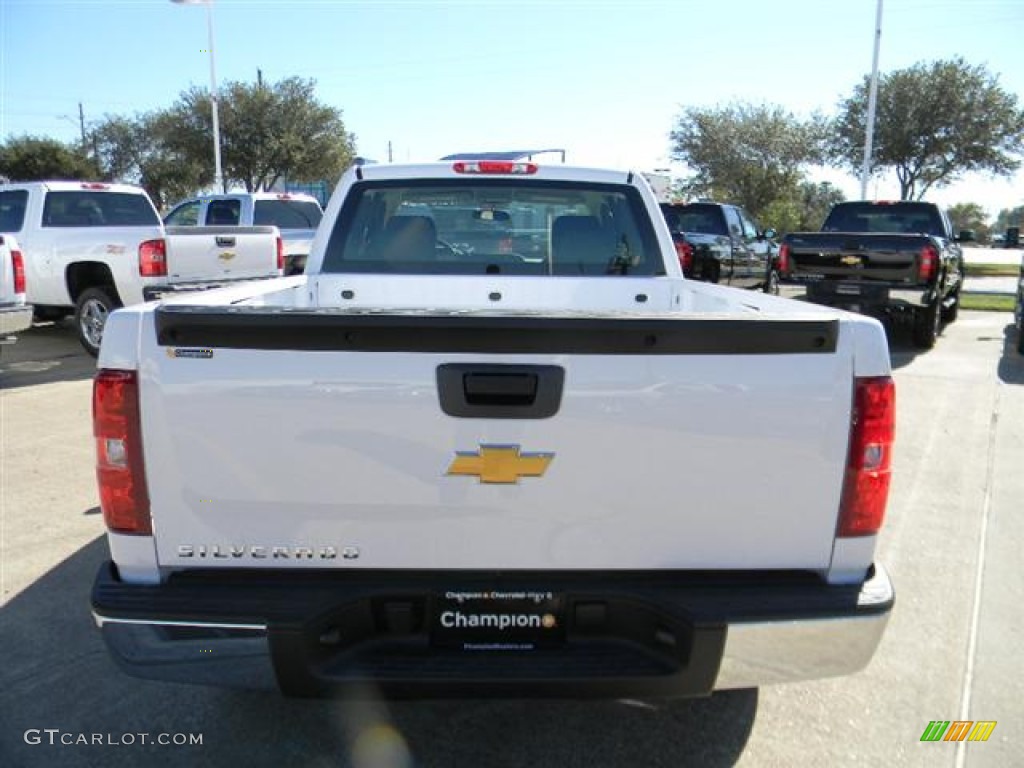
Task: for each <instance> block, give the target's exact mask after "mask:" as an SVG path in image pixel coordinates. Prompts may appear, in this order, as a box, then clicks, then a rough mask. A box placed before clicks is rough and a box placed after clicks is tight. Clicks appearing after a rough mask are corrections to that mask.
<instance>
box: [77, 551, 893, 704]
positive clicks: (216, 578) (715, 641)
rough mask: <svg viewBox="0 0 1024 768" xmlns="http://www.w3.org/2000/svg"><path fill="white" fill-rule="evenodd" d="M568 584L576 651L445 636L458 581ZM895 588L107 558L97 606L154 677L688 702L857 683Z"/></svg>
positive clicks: (132, 669)
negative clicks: (140, 572) (249, 567)
mask: <svg viewBox="0 0 1024 768" xmlns="http://www.w3.org/2000/svg"><path fill="white" fill-rule="evenodd" d="M453 584H457V585H458V587H457V588H458V589H486V588H490V589H499V590H510V589H511V590H521V589H525V590H529V589H535V588H539V589H546V590H554V591H556V592H557V593H558V594H561V595H564V598H565V602H564V605H565V614H564V616H565V634H564V641H563V642H561V643H559V644H558V645H556V646H554V647H538V648H536V649H534V650H521V649H517V650H507V649H503V650H479V649H474V650H467V649H463V648H459V647H451V646H450V645H444V646H443V645H440V644H435V643H434V642H433V641H432V639H431V633H430V631H429V629H430V628H429V626H428V625H429V624H430V623H431V622H432V619H431V618H430V614H431V611H432V610H433V607H432V601H433V600H434V597H432V596H434V595H437V594H440V593H441V591H442V590H444V589H449V590H450V589H452V588H453ZM893 600H894V594H893V589H892V584H891V583H890V581H889V578H888V576H887V574H886V573H885V571H884V570H883V569H882V568H881V567H879V566H875V567H873V568H872V570H871V574H870V577H869V579H868V580H867V581H866V582H865V583H864V584H862V585H853V586H829V585H825V584H822V583H821V582H820V581H819V580H817V579H816V578H814V577H811V576H807V575H797V574H773V573H760V574H755V575H750V574H726V575H722V574H682V573H670V572H662V573H649V574H615V573H604V574H586V575H574V574H573V575H570V574H556V575H552V574H523V575H515V576H509V575H508V574H503V575H497V574H493V575H488V574H465V573H451V574H441V573H430V574H422V573H421V574H403V573H401V572H388V573H366V572H363V573H358V572H335V573H331V574H292V573H288V574H281V573H280V572H237V573H234V574H224V573H223V572H217V573H211V572H202V573H199V572H196V573H190V574H188V575H185V576H180V577H177V578H172V579H171V580H170V581H169V582H167V583H166V584H163V585H157V586H139V585H128V584H124V583H122V582H120V581H119V580H118V578H117V575H116V569H115V567H114V566H113V565H112V564H110V563H107V564H105V565H104V566H103V567H102V568H101V569H100V572H99V574H98V575H97V578H96V582H95V585H94V588H93V595H92V606H93V614H94V616H95V618H96V621H97V624H98V625H99V626H100V627H101V631H102V634H103V638H104V640H105V642H106V644H107V647H108V649H109V651H110V653H111V655H112V656H113V658H114V659H115V661H116V662H117V663H118V665H119V666H120V667H121V668H122V669H123V670H124V671H125V672H127V673H128V674H130V675H133V676H136V677H142V678H148V679H155V680H166V681H173V682H188V683H199V684H209V685H220V686H229V687H244V688H264V689H274V688H278V689H280V690H282V691H283V692H285V693H286V694H289V695H298V696H310V695H322V694H325V693H330V692H331V691H333V690H335V689H338V688H341V689H345V690H348V691H351V690H353V689H354V690H357V691H358V690H367V689H368V690H370V691H372V692H373V694H374V695H383V696H385V697H389V698H405V697H416V698H435V697H451V696H456V697H494V696H498V697H523V696H525V697H565V698H621V697H630V696H631V697H650V698H658V697H686V696H703V695H708V694H709V693H711V691H713V690H715V689H721V688H737V687H750V686H757V685H762V684H769V683H780V682H789V681H796V680H808V679H817V678H822V677H831V676H838V675H845V674H849V673H852V672H856V671H857V670H859V669H861V668H863V667H864V666H865V665H866V664H867V663H868V661H870V659H871V656H872V655H873V653H874V651H875V649H876V647H877V646H878V643H879V641H880V639H881V636H882V633H883V631H884V628H885V625H886V622H887V620H888V616H889V613H890V612H891V610H892V606H893Z"/></svg>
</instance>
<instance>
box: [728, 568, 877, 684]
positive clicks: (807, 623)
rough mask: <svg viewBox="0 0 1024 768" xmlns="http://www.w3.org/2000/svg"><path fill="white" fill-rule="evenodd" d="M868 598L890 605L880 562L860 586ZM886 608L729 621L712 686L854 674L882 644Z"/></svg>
mask: <svg viewBox="0 0 1024 768" xmlns="http://www.w3.org/2000/svg"><path fill="white" fill-rule="evenodd" d="M861 592H862V594H864V596H865V599H866V600H870V601H871V602H876V603H886V602H887V603H890V604H891V603H892V601H893V599H894V597H895V593H894V591H893V586H892V582H891V581H890V580H889V575H888V574H887V573H886V572H885V569H884V568H882V567H881V566H880V565H877V564H876V565H875V572H874V575H873V576H872V578H871V579H869V580H868V581H867V582H865V584H864V588H863V589H862V590H861ZM888 621H889V612H888V611H886V612H885V613H877V614H871V615H863V616H850V617H847V618H836V619H813V620H803V621H791V622H787V621H766V622H756V623H743V624H730V625H729V629H728V634H727V635H726V640H725V652H724V653H723V655H722V665H721V667H720V668H719V670H718V679H717V680H716V681H715V688H716V689H721V688H750V687H754V686H759V685H772V684H774V683H790V682H797V681H799V680H818V679H821V678H826V677H840V676H842V675H849V674H852V673H854V672H858V671H860V670H861V669H863V668H864V667H866V666H867V664H868V662H869V661H871V657H872V656H873V655H874V653H875V649H876V648H878V644H879V642H881V639H882V634H883V633H884V632H885V626H886V624H887V623H888Z"/></svg>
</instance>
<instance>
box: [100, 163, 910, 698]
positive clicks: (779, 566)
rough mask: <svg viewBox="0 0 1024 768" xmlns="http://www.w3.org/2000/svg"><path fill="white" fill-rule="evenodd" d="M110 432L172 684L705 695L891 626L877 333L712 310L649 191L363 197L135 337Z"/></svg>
mask: <svg viewBox="0 0 1024 768" xmlns="http://www.w3.org/2000/svg"><path fill="white" fill-rule="evenodd" d="M474 222H475V223H477V224H479V225H480V226H479V227H477V228H476V229H474V230H473V231H474V233H475V236H474V239H473V241H472V245H471V247H470V246H467V245H465V244H464V242H463V240H464V239H463V240H460V235H459V233H465V232H467V231H469V230H470V229H472V224H473V223H474ZM485 235H486V236H485ZM460 242H463V244H461V245H460ZM517 244H518V245H517ZM94 416H95V422H94V423H95V436H96V444H97V461H98V478H99V488H100V498H101V500H102V509H103V514H104V519H105V521H106V524H107V527H108V530H109V534H108V540H109V544H110V553H111V560H110V562H108V563H105V564H104V565H103V566H102V568H101V570H100V572H99V573H98V574H97V577H96V581H95V585H94V588H93V593H92V610H93V612H94V615H95V617H96V620H97V623H98V624H99V625H100V626H101V627H102V633H103V637H104V639H105V640H106V643H107V646H108V648H109V650H110V652H111V654H112V655H113V657H114V659H115V660H116V661H117V662H118V663H119V664H120V665H121V666H122V667H123V668H124V669H125V670H126V671H127V672H128V673H130V674H132V675H137V676H140V677H146V678H153V679H160V680H173V681H190V682H200V683H211V684H218V685H240V686H266V687H272V688H280V689H281V690H283V691H284V692H286V693H287V694H290V695H299V696H304V695H317V694H321V693H324V692H330V691H333V690H335V689H338V688H340V689H343V690H365V689H367V688H369V689H370V690H374V691H379V692H381V693H383V694H384V695H388V696H390V695H396V696H398V695H401V696H435V695H465V696H513V695H514V696H571V697H620V696H645V697H648V696H649V697H659V696H700V695H707V694H709V693H710V692H711V691H713V690H715V689H720V688H734V687H748V686H756V685H761V684H766V683H773V682H781V681H786V680H799V679H807V678H817V677H825V676H831V675H841V674H847V673H850V672H853V671H855V670H858V669H860V668H861V667H863V666H864V665H865V664H867V663H868V661H869V659H870V658H871V656H872V654H873V653H874V650H875V648H876V646H877V644H878V642H879V639H880V637H881V635H882V631H883V628H884V626H885V624H886V620H887V617H888V615H889V612H890V610H891V608H892V605H893V589H892V586H891V584H890V581H889V578H888V576H887V575H886V572H885V570H884V568H883V567H882V566H881V565H880V564H879V563H877V562H876V561H875V557H874V552H875V542H876V538H877V535H878V531H879V529H880V527H881V525H882V520H883V516H884V512H885V505H886V497H887V493H888V487H889V479H890V462H891V456H892V444H893V422H894V391H893V382H892V379H891V378H890V365H889V356H888V349H887V346H886V340H885V334H884V332H883V330H882V327H881V324H880V323H879V322H878V321H876V320H874V319H871V318H866V317H861V316H857V315H853V314H850V313H843V312H838V311H835V310H832V309H827V308H823V307H816V306H812V305H808V304H806V303H802V302H794V301H789V300H785V299H780V298H778V297H775V296H770V295H766V294H763V293H750V292H747V291H741V290H738V289H733V288H727V287H722V286H717V285H712V284H708V283H701V282H696V281H690V280H686V279H685V278H684V277H683V275H682V273H681V271H680V266H679V261H678V259H677V257H676V254H675V250H674V247H673V243H672V238H671V234H670V232H669V230H668V228H667V226H666V224H665V222H664V219H663V217H662V216H661V213H660V211H659V209H658V204H657V201H656V199H655V197H654V195H653V193H652V192H651V189H650V187H649V186H648V184H647V183H646V182H645V181H644V180H643V179H642V178H641V177H640V176H639V175H638V174H633V173H626V172H620V171H610V170H608V171H605V170H594V169H581V168H571V167H567V166H562V165H559V166H550V167H549V166H541V165H537V164H535V163H520V162H496V161H479V162H464V161H457V162H454V163H442V164H431V165H423V166H401V165H374V166H367V167H363V168H356V169H353V170H352V171H350V172H348V173H347V174H346V176H345V177H344V178H343V179H342V182H341V184H340V185H339V188H338V191H337V192H336V193H335V196H334V197H333V198H332V200H331V202H330V205H329V206H328V210H327V212H326V214H325V219H324V223H323V225H322V226H321V228H320V229H319V231H318V234H317V238H316V240H315V242H314V245H313V250H312V253H311V255H310V262H309V264H308V265H307V268H306V272H305V274H304V275H301V276H296V277H289V278H282V279H280V280H271V281H265V282H262V283H260V284H251V285H248V286H239V287H234V288H230V289H225V290H222V291H212V292H207V293H202V294H193V295H190V296H186V297H180V298H175V299H171V300H169V301H165V302H161V303H157V304H147V305H142V306H136V307H132V308H129V309H124V310H121V311H119V312H116V313H114V314H113V315H112V316H111V318H110V322H109V325H108V329H107V333H106V334H105V336H104V339H103V347H102V350H101V353H100V358H99V372H98V374H97V377H96V380H95V388H94Z"/></svg>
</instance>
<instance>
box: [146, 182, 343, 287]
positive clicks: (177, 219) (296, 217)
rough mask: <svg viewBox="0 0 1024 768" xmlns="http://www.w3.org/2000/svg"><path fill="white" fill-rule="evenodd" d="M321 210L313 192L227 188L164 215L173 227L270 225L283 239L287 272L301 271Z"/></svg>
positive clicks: (189, 201) (180, 205)
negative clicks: (250, 190)
mask: <svg viewBox="0 0 1024 768" xmlns="http://www.w3.org/2000/svg"><path fill="white" fill-rule="evenodd" d="M323 215H324V212H323V209H322V208H321V207H320V202H319V201H318V200H317V199H316V198H315V197H313V196H312V195H305V194H299V193H295V192H228V193H225V194H214V195H203V196H202V197H197V198H192V199H191V200H185V201H183V202H180V203H178V204H177V205H176V206H174V208H172V209H171V210H170V212H169V213H168V214H167V215H166V216H164V223H165V224H167V225H168V226H175V227H194V226H200V225H206V226H217V227H238V226H242V227H251V226H273V227H277V228H278V229H279V230H281V238H282V239H283V241H284V261H285V264H284V271H285V274H286V275H297V274H301V273H302V270H303V269H305V266H306V258H307V257H308V256H309V249H310V247H311V246H312V245H313V237H314V236H315V235H316V228H317V227H318V226H319V225H320V220H321V219H322V218H323Z"/></svg>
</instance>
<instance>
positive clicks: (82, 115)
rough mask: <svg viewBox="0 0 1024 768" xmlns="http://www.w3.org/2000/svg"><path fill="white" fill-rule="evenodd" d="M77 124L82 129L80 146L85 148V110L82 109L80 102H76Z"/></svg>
mask: <svg viewBox="0 0 1024 768" xmlns="http://www.w3.org/2000/svg"><path fill="white" fill-rule="evenodd" d="M78 125H79V126H80V127H81V129H82V148H83V149H84V148H85V110H84V109H82V102H78Z"/></svg>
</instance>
